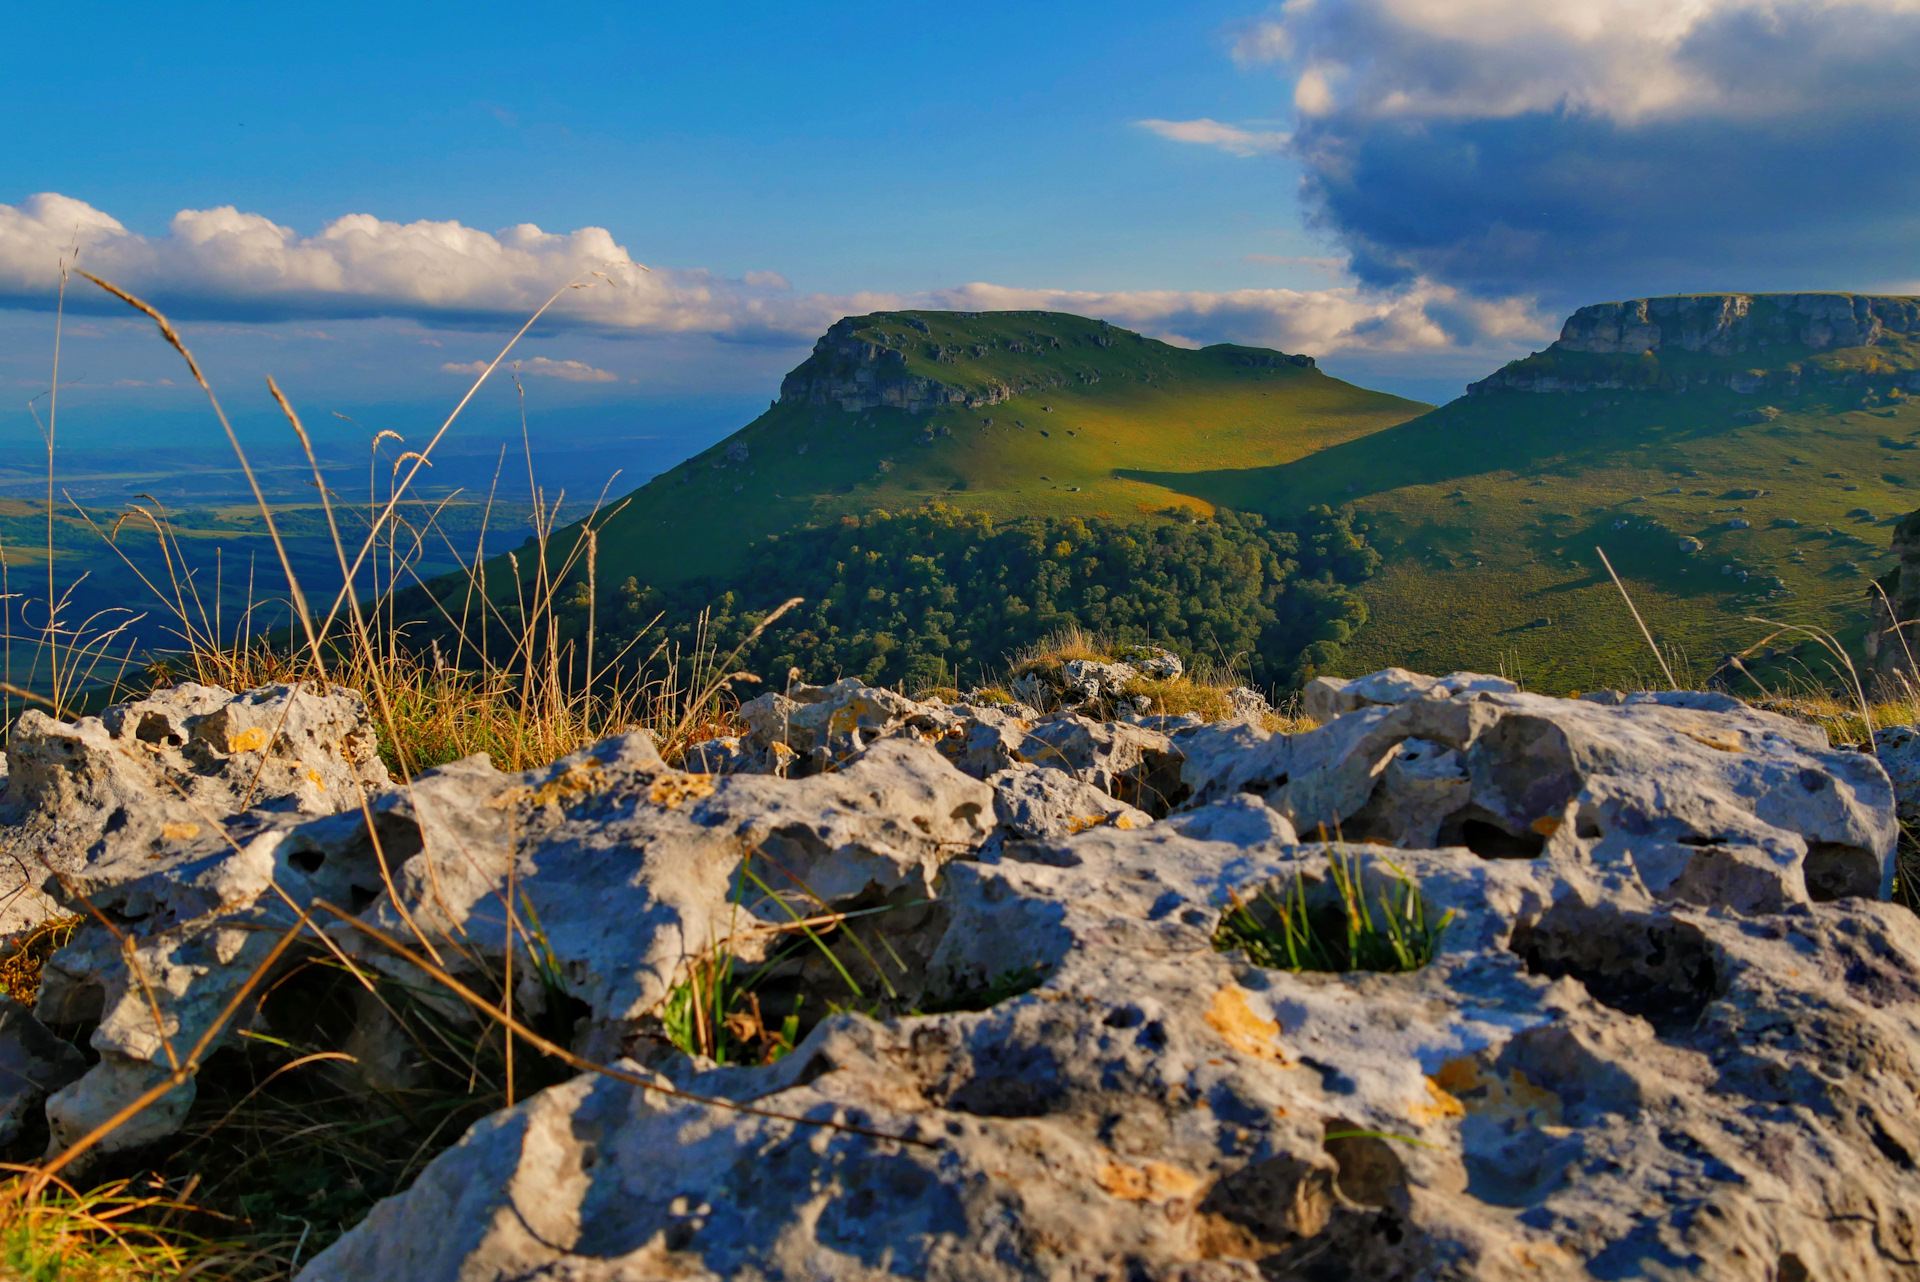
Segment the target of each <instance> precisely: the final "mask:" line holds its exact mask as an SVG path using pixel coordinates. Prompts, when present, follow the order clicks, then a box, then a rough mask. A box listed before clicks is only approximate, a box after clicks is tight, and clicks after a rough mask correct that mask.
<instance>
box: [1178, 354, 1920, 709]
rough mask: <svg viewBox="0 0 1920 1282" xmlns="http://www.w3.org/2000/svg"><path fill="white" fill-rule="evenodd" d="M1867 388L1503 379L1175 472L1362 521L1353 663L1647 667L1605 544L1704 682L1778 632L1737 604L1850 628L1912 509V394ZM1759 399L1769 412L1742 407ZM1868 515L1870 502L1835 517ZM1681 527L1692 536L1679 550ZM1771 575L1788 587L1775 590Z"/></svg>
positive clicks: (1587, 676) (1196, 487)
mask: <svg viewBox="0 0 1920 1282" xmlns="http://www.w3.org/2000/svg"><path fill="white" fill-rule="evenodd" d="M1839 355H1843V356H1844V355H1845V354H1839ZM1671 363H1672V362H1669V364H1671ZM1695 363H1696V364H1700V365H1705V364H1707V362H1706V361H1704V360H1703V361H1698V362H1695ZM1743 363H1751V358H1750V357H1749V358H1746V360H1745V362H1743ZM1883 372H1884V371H1883ZM1881 381H1882V382H1884V381H1885V380H1881ZM1863 390H1864V389H1863V388H1862V387H1860V386H1853V387H1825V388H1813V389H1809V390H1806V391H1804V392H1799V393H1787V392H1784V391H1781V390H1775V391H1773V392H1767V393H1763V394H1759V395H1738V394H1735V393H1733V392H1730V391H1726V390H1693V391H1688V392H1685V393H1682V394H1674V393H1671V392H1664V391H1593V392H1581V393H1530V392H1503V393H1497V394H1493V395H1488V396H1477V397H1469V398H1465V399H1463V400H1460V401H1456V402H1454V403H1452V404H1451V405H1448V406H1445V407H1443V408H1441V409H1438V410H1435V411H1434V412H1432V413H1430V414H1427V415H1423V416H1422V417H1420V418H1418V419H1414V420H1412V421H1410V422H1407V423H1404V424H1401V425H1399V426H1397V427H1395V428H1392V429H1389V430H1387V431H1383V432H1381V433H1378V434H1376V435H1373V436H1369V437H1366V438H1364V439H1362V440H1357V441H1353V442H1349V443H1347V444H1345V445H1340V446H1335V447H1333V448H1330V449H1327V450H1324V451H1321V452H1320V453H1318V454H1315V455H1313V456H1312V457H1311V458H1307V459H1303V460H1300V461H1298V462H1294V463H1291V464H1286V465H1282V466H1280V467H1275V468H1267V469H1255V470H1248V469H1239V470H1233V471H1229V472H1224V473H1217V474H1214V475H1212V476H1209V477H1205V478H1189V479H1188V480H1187V481H1186V482H1185V484H1186V485H1187V486H1188V488H1190V489H1191V490H1193V491H1194V492H1196V493H1199V494H1201V495H1202V496H1204V497H1210V498H1214V499H1215V500H1216V501H1219V502H1227V501H1230V498H1231V496H1233V495H1237V494H1242V493H1246V492H1249V491H1260V490H1265V492H1266V493H1267V494H1268V496H1269V497H1268V500H1267V503H1266V504H1265V506H1266V507H1267V508H1268V509H1269V510H1275V509H1279V510H1284V509H1286V508H1288V507H1292V506H1296V505H1299V504H1304V503H1310V502H1325V501H1327V500H1328V499H1329V498H1330V497H1331V498H1334V499H1336V500H1337V499H1341V498H1344V499H1349V500H1352V501H1354V502H1355V503H1356V505H1357V506H1358V507H1359V508H1360V509H1361V511H1362V512H1364V513H1366V514H1367V516H1368V517H1369V519H1370V523H1371V525H1372V534H1371V537H1372V541H1373V542H1374V544H1375V546H1377V547H1378V548H1379V549H1380V550H1381V551H1382V552H1383V553H1384V554H1385V556H1386V558H1387V564H1386V566H1385V568H1384V569H1383V571H1382V573H1381V574H1380V575H1379V576H1378V577H1377V578H1375V579H1374V580H1372V581H1371V582H1369V583H1368V584H1366V585H1365V587H1364V588H1363V589H1362V595H1363V596H1364V597H1366V598H1367V600H1368V603H1369V605H1370V606H1371V608H1372V621H1371V622H1369V624H1368V625H1367V627H1366V628H1365V629H1363V630H1362V631H1361V633H1360V634H1359V635H1358V636H1357V637H1356V638H1355V639H1354V641H1353V642H1352V644H1351V645H1349V647H1348V649H1347V655H1346V658H1345V661H1344V662H1343V663H1342V665H1341V667H1342V668H1343V669H1346V670H1351V671H1354V672H1362V671H1370V670H1373V669H1376V668H1379V667H1383V666H1386V665H1388V664H1398V665H1403V666H1409V667H1414V668H1419V669H1422V670H1426V671H1432V672H1443V671H1446V670H1449V669H1452V668H1474V669H1479V670H1483V671H1484V670H1505V671H1507V672H1509V673H1518V674H1519V675H1521V676H1522V677H1524V678H1525V679H1526V680H1527V681H1528V683H1529V684H1530V685H1531V686H1533V687H1534V688H1537V689H1542V690H1547V691H1565V690H1569V689H1587V688H1593V687H1594V686H1597V685H1602V684H1611V683H1619V682H1622V681H1628V680H1632V679H1633V678H1634V677H1635V675H1636V674H1638V675H1639V676H1641V677H1642V678H1646V677H1648V676H1649V675H1650V674H1653V673H1654V672H1655V671H1656V669H1655V665H1654V662H1653V660H1652V657H1651V656H1650V655H1649V654H1648V652H1647V650H1646V647H1645V643H1644V642H1643V641H1642V640H1641V638H1640V635H1639V632H1638V630H1637V629H1636V628H1635V627H1634V625H1633V621H1632V619H1631V618H1630V616H1629V615H1628V614H1627V613H1626V610H1625V607H1624V606H1623V605H1622V603H1621V601H1620V597H1619V594H1618V592H1617V591H1616V590H1615V589H1614V587H1613V585H1612V583H1611V582H1610V580H1609V579H1608V578H1607V576H1606V573H1605V571H1604V569H1602V567H1601V565H1600V562H1599V558H1598V557H1597V556H1596V555H1595V553H1594V548H1595V547H1596V546H1598V547H1602V548H1604V549H1606V551H1607V554H1608V556H1609V557H1610V558H1611V559H1612V561H1613V563H1614V565H1615V567H1616V568H1617V569H1618V570H1619V571H1620V573H1621V575H1622V577H1623V578H1625V579H1626V581H1627V583H1628V585H1629V588H1630V590H1631V591H1632V592H1633V595H1634V599H1635V602H1636V603H1637V604H1638V605H1639V607H1640V610H1641V612H1642V614H1643V615H1644V616H1645V617H1646V619H1647V622H1648V623H1649V625H1650V626H1651V627H1652V628H1653V631H1654V633H1655V635H1656V636H1657V637H1658V638H1659V639H1660V640H1661V641H1662V643H1663V644H1667V645H1672V646H1676V647H1678V648H1679V649H1680V650H1681V652H1682V656H1683V666H1684V667H1688V668H1691V671H1692V676H1693V678H1694V679H1695V680H1698V679H1700V678H1703V677H1704V676H1705V675H1706V674H1707V673H1708V672H1709V671H1710V670H1711V669H1712V667H1713V666H1714V664H1715V662H1716V661H1717V659H1718V657H1719V656H1720V655H1721V654H1723V653H1725V652H1727V651H1730V650H1737V649H1741V648H1743V647H1746V646H1748V645H1751V644H1753V643H1755V642H1758V641H1761V640H1762V639H1763V638H1765V637H1766V636H1767V635H1768V634H1769V632H1770V629H1769V628H1768V627H1766V626H1765V625H1762V624H1757V623H1752V622H1748V621H1747V618H1748V616H1760V617H1764V618H1768V619H1774V620H1780V621H1785V622H1794V623H1807V624H1817V625H1820V626H1823V627H1826V628H1829V629H1832V630H1835V631H1838V632H1846V631H1848V630H1850V629H1856V628H1857V625H1858V622H1859V620H1860V618H1861V616H1862V612H1863V609H1864V604H1865V602H1864V597H1863V593H1864V591H1865V590H1866V586H1867V576H1869V575H1873V574H1877V573H1879V572H1881V571H1882V570H1884V569H1885V568H1886V567H1887V564H1888V562H1887V561H1886V559H1885V557H1886V546H1887V541H1888V532H1887V529H1886V527H1887V526H1890V525H1891V524H1892V523H1893V521H1894V519H1896V518H1897V517H1898V516H1899V515H1900V514H1902V513H1904V512H1907V511H1909V510H1911V509H1913V508H1914V507H1916V506H1920V452H1915V451H1914V450H1913V449H1912V447H1913V445H1914V444H1915V442H1916V439H1920V407H1916V405H1915V404H1914V403H1912V402H1906V403H1900V404H1880V405H1873V406H1862V404H1861V401H1862V392H1863ZM1761 403H1768V404H1772V405H1774V406H1777V407H1778V408H1779V409H1780V410H1781V411H1782V413H1781V415H1780V417H1779V418H1778V419H1776V420H1774V421H1771V422H1763V423H1757V424H1743V423H1741V422H1739V421H1738V418H1737V416H1738V415H1739V414H1740V412H1741V411H1743V410H1751V409H1753V408H1754V407H1755V406H1756V405H1758V404H1761ZM1830 473H1837V475H1830ZM1736 489H1761V490H1765V491H1767V493H1766V494H1765V495H1763V496H1762V497H1759V498H1737V497H1730V496H1729V494H1728V492H1729V491H1732V490H1736ZM1675 490H1677V491H1678V492H1677V493H1674V492H1671V491H1675ZM1859 508H1865V509H1867V510H1868V511H1870V512H1871V513H1872V514H1873V515H1872V517H1871V518H1861V517H1849V516H1848V515H1847V513H1848V512H1849V511H1852V510H1854V509H1859ZM1736 519H1738V520H1745V521H1747V522H1748V523H1749V525H1750V527H1751V528H1748V529H1734V528H1731V527H1730V526H1729V524H1728V523H1729V522H1730V521H1733V520H1736ZM1785 521H1797V522H1799V526H1798V528H1792V527H1788V526H1786V525H1785V524H1783V522H1785ZM1682 536H1692V537H1694V538H1698V539H1699V540H1701V541H1702V543H1703V544H1704V545H1705V546H1704V548H1703V550H1701V551H1699V552H1697V553H1694V554H1693V555H1687V554H1685V553H1683V552H1682V551H1681V550H1680V547H1679V539H1680V538H1681V537H1682ZM1850 565H1851V566H1854V567H1858V568H1857V569H1852V568H1849V566H1850ZM1722 566H1732V567H1734V570H1735V572H1734V573H1722V572H1721V567H1722ZM1740 570H1744V571H1746V572H1747V573H1748V575H1749V578H1748V580H1747V581H1745V582H1742V581H1741V580H1740V579H1739V577H1738V571H1740ZM1775 576H1778V577H1779V578H1781V579H1783V580H1785V582H1786V584H1787V585H1788V587H1789V588H1790V589H1791V591H1790V593H1787V594H1782V595H1775V596H1772V597H1768V596H1767V595H1766V587H1767V585H1766V584H1765V580H1769V579H1771V578H1773V577H1775ZM1680 675H1681V677H1682V680H1683V681H1684V680H1686V673H1685V672H1682V673H1681V674H1680Z"/></svg>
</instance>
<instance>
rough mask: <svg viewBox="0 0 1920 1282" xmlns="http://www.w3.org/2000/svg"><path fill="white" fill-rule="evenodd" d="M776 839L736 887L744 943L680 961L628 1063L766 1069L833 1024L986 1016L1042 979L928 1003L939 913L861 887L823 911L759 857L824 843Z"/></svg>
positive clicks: (725, 942) (783, 871)
mask: <svg viewBox="0 0 1920 1282" xmlns="http://www.w3.org/2000/svg"><path fill="white" fill-rule="evenodd" d="M777 835H778V836H780V837H782V838H783V840H782V841H781V842H780V844H778V845H777V846H776V842H775V841H774V840H773V839H769V840H768V841H767V842H766V843H764V846H763V852H762V856H761V857H759V858H750V859H749V860H748V862H747V865H746V868H745V872H744V873H743V874H742V876H741V881H742V882H743V883H744V884H743V885H737V887H736V889H737V891H738V893H739V895H740V903H741V910H740V912H739V916H738V921H739V924H740V925H741V927H743V928H744V933H740V934H737V935H736V936H734V937H732V938H722V939H719V940H716V941H715V942H714V944H713V945H712V946H711V947H709V948H707V949H705V950H703V951H701V952H700V953H699V954H697V955H690V956H688V957H687V958H685V959H684V961H683V962H682V963H681V967H680V970H679V973H678V974H677V975H676V976H675V979H674V985H673V987H672V988H671V989H670V990H669V991H668V994H667V996H666V998H665V1000H664V1001H663V1002H662V1003H661V1005H660V1006H659V1007H657V1008H656V1009H655V1010H654V1011H653V1012H652V1013H651V1014H650V1015H649V1017H648V1018H647V1020H646V1021H645V1023H644V1025H643V1026H642V1027H641V1028H640V1030H639V1031H638V1034H637V1039H636V1041H635V1047H634V1050H635V1054H636V1056H638V1057H641V1058H645V1059H648V1060H652V1061H654V1062H658V1059H659V1057H661V1056H671V1055H672V1054H674V1053H675V1052H681V1053H685V1054H691V1055H699V1056H704V1057H705V1058H708V1059H711V1060H714V1061H716V1062H717V1063H721V1064H735V1065H750V1064H768V1063H772V1062H773V1061H775V1060H778V1059H780V1058H782V1057H784V1056H785V1055H786V1054H787V1053H788V1052H790V1051H791V1050H793V1049H794V1048H795V1047H796V1046H798V1045H799V1043H800V1042H801V1041H803V1040H805V1038H806V1037H807V1035H808V1034H809V1033H810V1032H812V1030H813V1028H814V1027H815V1026H816V1025H817V1024H819V1023H820V1021H821V1020H823V1019H826V1018H827V1017H828V1016H830V1015H834V1014H837V1013H841V1012H853V1013H858V1014H863V1015H867V1016H870V1017H872V1018H877V1019H886V1018H891V1017H895V1016H902V1015H911V1014H914V1013H934V1012H936V1011H945V1010H975V1009H984V1008H985V1007H987V1006H990V1005H993V1004H995V1003H997V1002H1000V1001H1004V1000H1006V999H1007V998H1009V997H1011V996H1014V995H1017V994H1018V993H1021V992H1025V991H1026V990H1027V989H1029V988H1032V987H1034V986H1035V985H1037V984H1038V983H1040V982H1041V981H1042V980H1043V979H1044V977H1045V974H1046V971H1044V970H1040V969H1038V968H1037V967H1034V966H1031V965H1025V966H1015V967H1012V968H1010V969H1008V970H1005V971H1002V972H996V973H993V974H988V975H980V976H972V977H962V978H961V979H959V980H958V981H957V982H956V981H954V980H953V979H952V978H951V977H949V979H948V981H947V982H946V983H944V984H943V985H941V986H940V987H939V988H938V989H937V990H932V991H930V985H929V981H928V975H927V964H928V962H929V960H930V959H931V958H932V956H933V952H934V949H935V948H936V947H937V946H938V945H939V942H940V939H941V937H942V936H943V935H944V934H945V933H946V929H947V925H948V923H949V922H950V921H951V918H952V913H951V910H950V909H949V908H948V907H947V905H946V904H944V903H941V902H939V901H937V900H932V901H930V900H927V899H926V898H925V897H924V891H922V890H919V889H918V888H916V887H911V886H904V887H900V888H898V889H896V890H894V891H892V892H890V893H882V892H881V891H880V890H879V889H878V888H877V887H874V886H869V887H867V888H866V890H864V891H863V892H861V893H859V894H857V895H849V896H846V897H844V898H839V899H833V900H824V901H823V900H822V899H820V898H818V897H817V896H816V895H815V893H814V892H815V890H816V889H817V888H816V887H814V886H812V885H811V882H812V878H811V877H809V876H801V875H798V873H797V870H796V869H794V868H793V867H792V866H791V865H789V864H787V863H786V861H785V860H781V859H776V858H774V857H772V855H771V853H770V849H768V848H777V849H779V850H780V851H781V852H782V853H783V854H786V855H788V856H795V852H796V851H803V850H804V848H806V847H808V846H814V847H818V848H819V849H820V850H821V851H822V852H824V851H825V849H826V848H825V846H824V843H822V842H821V841H820V839H819V837H818V836H816V835H815V834H814V833H813V832H812V831H811V830H810V829H807V828H805V827H803V826H799V825H794V826H790V827H788V828H784V829H781V830H779V832H778V834H777ZM796 857H797V856H796ZM790 874H792V875H790ZM769 927H772V928H774V929H772V930H771V931H770V930H769V929H768V928H769Z"/></svg>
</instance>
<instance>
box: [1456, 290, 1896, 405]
mask: <svg viewBox="0 0 1920 1282" xmlns="http://www.w3.org/2000/svg"><path fill="white" fill-rule="evenodd" d="M1909 334H1914V335H1920V298H1907V297H1895V296H1884V295H1883V296H1874V295H1866V294H1683V295H1675V296H1672V297H1666V298H1635V299H1630V300H1628V301H1627V302H1622V303H1596V304H1594V305H1592V306H1590V307H1582V308H1581V309H1580V310H1579V311H1577V312H1575V313H1574V314H1573V315H1572V316H1570V317H1568V318H1567V322H1566V324H1565V325H1564V326H1562V327H1561V330H1560V338H1559V341H1557V342H1555V343H1554V344H1553V345H1552V346H1551V347H1549V348H1548V349H1547V350H1546V351H1545V352H1541V353H1537V354H1536V355H1535V356H1533V357H1529V358H1528V359H1526V360H1521V361H1515V362H1513V363H1512V364H1510V365H1508V366H1507V367H1506V368H1505V369H1502V370H1500V371H1499V372H1498V373H1495V374H1493V375H1491V376H1490V377H1488V378H1486V379H1483V380H1481V381H1480V382H1478V383H1475V384H1473V385H1472V386H1471V387H1469V388H1468V389H1467V390H1468V392H1469V393H1470V394H1479V393H1485V392H1499V391H1522V392H1568V391H1587V390H1593V389H1600V388H1626V387H1634V386H1644V385H1645V383H1644V380H1643V379H1642V378H1641V377H1639V372H1638V371H1636V370H1634V369H1632V368H1631V367H1627V366H1622V365H1618V364H1614V365H1610V366H1599V365H1588V364H1575V365H1573V366H1571V367H1563V363H1561V362H1556V361H1554V360H1553V359H1551V358H1554V357H1559V356H1567V355H1576V356H1578V355H1585V356H1614V357H1621V356H1624V357H1641V358H1652V359H1653V360H1654V361H1658V360H1659V359H1660V358H1661V357H1663V356H1664V357H1672V356H1674V355H1676V354H1680V353H1687V354H1695V355H1700V356H1706V357H1732V356H1749V357H1751V358H1752V362H1753V364H1755V365H1756V366H1771V365H1776V364H1779V363H1781V361H1783V360H1787V359H1791V358H1793V357H1796V356H1800V355H1804V354H1806V353H1820V352H1831V351H1836V350H1839V349H1842V348H1856V347H1879V346H1882V345H1885V344H1886V343H1887V341H1888V339H1889V338H1890V336H1894V335H1899V336H1906V335H1909ZM1543 358H1547V359H1543ZM1684 381H1685V382H1688V383H1691V384H1693V385H1701V384H1702V383H1704V384H1706V385H1712V386H1729V387H1732V388H1733V390H1735V391H1758V390H1759V389H1760V387H1761V385H1762V384H1763V382H1764V381H1765V380H1764V379H1763V378H1762V377H1761V371H1760V370H1741V371H1724V370H1722V371H1712V372H1708V373H1704V374H1703V375H1696V376H1694V377H1692V378H1689V379H1686V380H1684Z"/></svg>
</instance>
